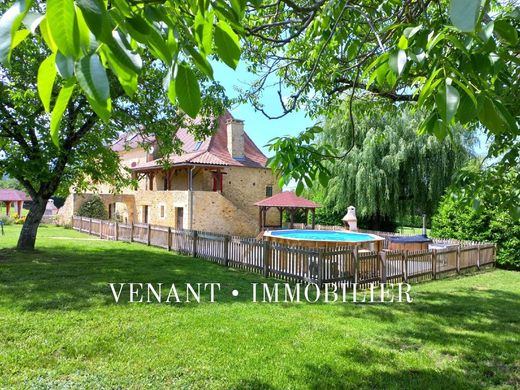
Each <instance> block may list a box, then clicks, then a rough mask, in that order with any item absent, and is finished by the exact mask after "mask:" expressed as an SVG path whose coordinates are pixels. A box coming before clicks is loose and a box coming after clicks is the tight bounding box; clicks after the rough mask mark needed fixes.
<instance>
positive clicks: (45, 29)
mask: <svg viewBox="0 0 520 390" xmlns="http://www.w3.org/2000/svg"><path fill="white" fill-rule="evenodd" d="M40 33H41V34H42V38H43V40H44V41H45V44H46V45H47V47H48V48H49V49H50V50H51V51H52V52H53V53H56V52H57V51H58V45H57V44H56V42H55V41H54V38H53V37H52V35H51V34H50V32H49V21H48V19H47V17H45V18H43V20H42V21H41V23H40Z"/></svg>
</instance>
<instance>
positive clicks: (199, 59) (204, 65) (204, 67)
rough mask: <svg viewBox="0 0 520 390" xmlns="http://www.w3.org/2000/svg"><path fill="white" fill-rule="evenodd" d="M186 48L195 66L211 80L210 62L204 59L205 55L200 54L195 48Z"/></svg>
mask: <svg viewBox="0 0 520 390" xmlns="http://www.w3.org/2000/svg"><path fill="white" fill-rule="evenodd" d="M186 50H187V51H188V53H189V54H190V56H191V58H192V59H193V62H195V65H197V68H199V69H200V71H201V72H202V73H204V74H205V75H206V76H208V77H209V78H210V79H211V80H213V68H212V67H211V64H210V63H209V61H208V60H207V59H206V57H204V56H203V55H202V54H200V53H199V52H198V51H197V50H195V49H194V48H192V47H186Z"/></svg>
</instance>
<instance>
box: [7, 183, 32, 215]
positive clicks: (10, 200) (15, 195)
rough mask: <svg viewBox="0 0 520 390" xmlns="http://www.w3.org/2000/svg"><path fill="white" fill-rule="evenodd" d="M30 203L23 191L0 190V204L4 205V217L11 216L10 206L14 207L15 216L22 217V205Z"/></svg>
mask: <svg viewBox="0 0 520 390" xmlns="http://www.w3.org/2000/svg"><path fill="white" fill-rule="evenodd" d="M26 201H31V198H30V197H29V196H28V195H27V194H26V193H25V192H23V191H19V190H11V189H9V190H0V202H4V204H5V215H7V216H9V215H11V206H12V205H14V206H15V207H16V214H18V215H19V216H20V215H22V209H23V203H24V202H26Z"/></svg>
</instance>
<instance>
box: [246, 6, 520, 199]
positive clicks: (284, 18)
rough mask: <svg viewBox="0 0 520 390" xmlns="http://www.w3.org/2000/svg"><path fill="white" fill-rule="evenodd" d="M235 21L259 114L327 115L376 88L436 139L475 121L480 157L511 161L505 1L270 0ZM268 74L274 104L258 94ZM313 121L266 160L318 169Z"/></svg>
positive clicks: (511, 13) (515, 44)
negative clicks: (487, 143) (416, 113)
mask: <svg viewBox="0 0 520 390" xmlns="http://www.w3.org/2000/svg"><path fill="white" fill-rule="evenodd" d="M245 23H246V30H247V31H248V33H249V35H250V38H251V39H250V40H249V44H248V45H247V46H246V47H245V57H246V58H247V59H248V60H249V61H250V63H251V66H250V69H251V70H252V71H254V72H255V73H257V74H258V75H259V78H258V80H257V81H256V83H255V84H253V85H252V88H251V90H250V91H248V92H249V93H244V94H243V96H244V99H245V100H247V101H249V102H251V103H252V104H254V105H255V106H256V107H257V108H258V109H259V110H262V111H263V112H264V113H265V114H266V115H267V116H269V117H273V118H275V117H280V116H283V115H285V114H287V113H288V112H291V111H292V110H296V109H304V110H306V111H308V112H309V113H311V115H314V116H315V117H320V116H323V115H324V116H327V115H330V114H333V113H334V112H335V111H336V110H337V108H338V106H339V105H341V104H342V102H343V101H344V100H345V98H346V97H347V96H351V97H360V96H363V97H373V98H375V99H380V98H382V99H385V100H390V101H391V102H400V104H401V106H400V107H403V104H411V105H413V107H415V108H417V109H420V110H422V111H423V112H427V113H428V115H427V116H425V117H424V120H423V121H422V122H421V123H420V124H418V129H419V130H420V132H421V133H428V134H434V135H436V136H437V137H438V138H439V139H444V138H445V137H446V136H448V135H450V134H451V131H452V128H453V126H454V125H455V124H456V123H459V124H462V125H464V126H465V127H467V128H470V129H476V128H483V129H484V130H485V131H486V133H487V135H488V137H489V138H490V140H491V141H493V145H492V147H491V148H490V160H493V161H494V163H495V164H498V165H504V167H503V168H502V169H501V170H507V169H508V168H507V167H510V166H514V165H518V164H519V163H520V157H519V148H520V142H519V136H520V131H519V116H520V110H519V107H520V106H519V104H518V98H517V96H518V93H519V86H520V52H519V39H518V30H519V26H520V11H519V10H518V8H517V3H516V2H515V1H510V2H507V1H506V2H503V1H490V0H487V1H484V2H481V1H480V0H451V1H435V2H433V1H384V2H381V1H371V0H368V1H361V2H356V3H352V2H349V1H347V0H341V1H327V0H318V1H292V0H271V1H266V2H263V4H262V7H261V8H260V9H259V10H256V11H254V12H250V13H247V16H246V20H245ZM273 84H274V85H278V88H279V98H280V111H279V112H268V111H267V110H266V109H265V108H264V107H263V106H262V104H261V102H262V100H261V98H260V95H261V93H262V90H263V89H264V87H265V86H268V85H273ZM351 121H352V123H353V120H351ZM353 124H354V123H353ZM316 131H317V130H316V128H313V129H311V130H310V132H309V134H308V135H307V136H301V137H296V138H294V139H292V140H289V139H284V140H283V142H273V146H274V150H277V151H279V152H280V153H279V156H278V158H276V159H273V161H272V162H273V166H274V167H275V168H277V169H278V170H279V171H280V172H281V173H282V175H284V176H285V178H286V179H287V180H288V179H289V178H294V179H296V180H297V181H299V182H302V183H303V182H304V181H305V177H318V176H319V175H321V176H325V173H324V172H323V171H324V169H323V167H322V164H321V162H322V161H323V157H324V156H323V155H324V152H327V150H324V149H323V148H320V149H318V150H315V147H314V145H313V143H312V138H313V136H314V135H315V134H316ZM278 141H280V140H278ZM309 141H310V142H309ZM302 144H303V145H305V147H304V148H302V147H301V146H302ZM497 160H498V161H497ZM296 162H297V164H296ZM295 166H298V167H299V168H298V169H295V168H294V167H295ZM517 184H518V186H520V178H517ZM300 188H302V186H300ZM516 200H518V199H516ZM514 203H515V202H512V203H511V204H514Z"/></svg>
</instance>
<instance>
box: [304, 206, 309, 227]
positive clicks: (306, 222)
mask: <svg viewBox="0 0 520 390" xmlns="http://www.w3.org/2000/svg"><path fill="white" fill-rule="evenodd" d="M304 211H305V227H307V224H308V220H309V209H304Z"/></svg>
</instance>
